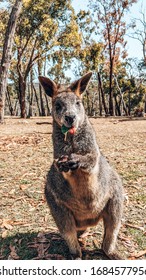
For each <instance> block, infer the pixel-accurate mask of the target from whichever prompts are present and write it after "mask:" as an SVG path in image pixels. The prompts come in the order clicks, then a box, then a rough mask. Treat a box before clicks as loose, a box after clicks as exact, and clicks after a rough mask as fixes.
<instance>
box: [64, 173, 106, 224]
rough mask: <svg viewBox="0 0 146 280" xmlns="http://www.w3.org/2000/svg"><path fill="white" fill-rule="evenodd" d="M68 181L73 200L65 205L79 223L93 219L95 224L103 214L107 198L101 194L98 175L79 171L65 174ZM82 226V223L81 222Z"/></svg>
mask: <svg viewBox="0 0 146 280" xmlns="http://www.w3.org/2000/svg"><path fill="white" fill-rule="evenodd" d="M63 176H64V178H65V179H66V180H67V181H68V183H69V185H70V187H71V189H72V193H73V198H72V199H70V200H69V201H66V202H65V204H66V206H67V207H68V208H70V209H71V211H72V212H73V214H74V217H75V219H76V220H78V221H80V222H81V221H85V220H87V219H93V220H94V223H96V222H95V220H96V218H97V216H98V215H99V214H100V213H101V211H102V210H103V208H104V204H105V203H106V200H107V198H106V197H105V196H103V193H102V194H101V193H100V188H99V185H98V177H97V173H94V172H93V173H87V172H84V171H82V170H81V169H78V170H76V171H69V172H67V173H65V172H64V173H63ZM81 224H82V222H81Z"/></svg>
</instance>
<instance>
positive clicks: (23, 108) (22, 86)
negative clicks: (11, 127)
mask: <svg viewBox="0 0 146 280" xmlns="http://www.w3.org/2000/svg"><path fill="white" fill-rule="evenodd" d="M25 92H26V81H25V80H24V78H23V76H22V75H19V103H20V110H21V118H24V119H25V118H26V106H25Z"/></svg>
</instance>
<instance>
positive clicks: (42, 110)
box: [38, 60, 46, 116]
mask: <svg viewBox="0 0 146 280" xmlns="http://www.w3.org/2000/svg"><path fill="white" fill-rule="evenodd" d="M38 74H39V76H40V75H41V62H40V60H38ZM39 93H40V103H41V115H42V116H46V113H45V106H44V101H43V92H42V87H41V85H40V83H39Z"/></svg>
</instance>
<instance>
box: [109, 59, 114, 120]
mask: <svg viewBox="0 0 146 280" xmlns="http://www.w3.org/2000/svg"><path fill="white" fill-rule="evenodd" d="M109 114H110V116H114V104H113V59H111V61H110V77H109Z"/></svg>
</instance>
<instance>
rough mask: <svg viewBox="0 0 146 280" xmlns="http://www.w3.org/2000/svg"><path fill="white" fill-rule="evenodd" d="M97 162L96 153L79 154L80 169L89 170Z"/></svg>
mask: <svg viewBox="0 0 146 280" xmlns="http://www.w3.org/2000/svg"><path fill="white" fill-rule="evenodd" d="M96 162H97V154H93V153H88V154H86V155H83V156H82V155H80V156H79V166H80V168H82V169H85V170H87V171H90V170H91V169H92V168H94V167H95V165H96Z"/></svg>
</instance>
